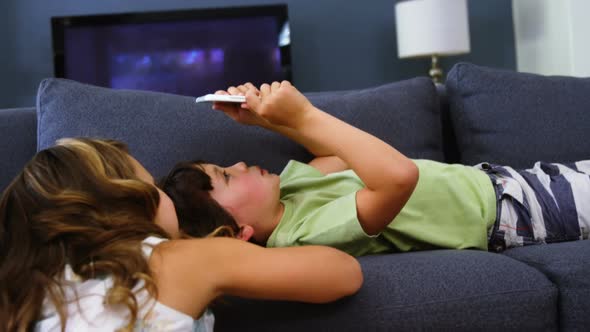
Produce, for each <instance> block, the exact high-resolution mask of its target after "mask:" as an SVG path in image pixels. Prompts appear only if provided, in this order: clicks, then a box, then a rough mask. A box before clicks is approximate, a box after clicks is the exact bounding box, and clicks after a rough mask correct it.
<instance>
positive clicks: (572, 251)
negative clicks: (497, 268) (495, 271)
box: [505, 240, 590, 331]
mask: <svg viewBox="0 0 590 332" xmlns="http://www.w3.org/2000/svg"><path fill="white" fill-rule="evenodd" d="M505 255H506V256H509V257H511V258H513V259H516V260H519V261H521V262H523V263H526V264H527V265H529V266H531V267H534V268H535V269H537V270H539V271H541V272H543V273H544V274H545V275H546V276H547V277H548V278H549V279H550V280H551V281H552V282H553V283H555V285H556V286H557V288H558V289H559V323H560V329H561V330H563V331H582V330H586V329H588V328H589V327H590V260H589V259H588V257H590V240H584V241H576V242H563V243H552V244H550V245H538V246H527V247H521V248H515V249H511V250H508V251H506V252H505Z"/></svg>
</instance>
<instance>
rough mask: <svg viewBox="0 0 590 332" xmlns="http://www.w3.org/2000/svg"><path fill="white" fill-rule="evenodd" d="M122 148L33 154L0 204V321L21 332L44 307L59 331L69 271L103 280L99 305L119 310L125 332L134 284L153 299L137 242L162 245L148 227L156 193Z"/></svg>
mask: <svg viewBox="0 0 590 332" xmlns="http://www.w3.org/2000/svg"><path fill="white" fill-rule="evenodd" d="M126 151H127V149H126V147H125V146H124V145H123V144H122V143H120V142H116V141H110V140H95V139H66V140H61V141H60V142H58V144H57V145H56V146H54V147H51V148H48V149H46V150H42V151H40V152H38V153H37V154H36V155H35V156H34V157H33V158H32V160H31V161H30V162H29V163H27V165H26V166H25V167H24V169H23V170H22V172H21V173H20V174H18V175H17V176H16V178H15V179H14V180H13V181H12V182H11V184H10V185H9V186H8V187H7V189H6V190H5V191H4V193H3V194H2V198H1V199H0V259H1V261H0V322H2V324H6V325H5V326H7V329H8V330H9V331H27V330H31V329H32V328H33V327H34V324H35V322H36V320H38V319H39V318H40V314H41V308H42V304H43V300H44V299H45V298H46V297H48V298H49V299H50V300H51V301H52V302H53V304H54V305H55V307H56V309H57V311H58V314H59V316H60V319H61V322H62V330H63V329H65V324H66V320H67V317H66V312H65V308H64V304H65V301H66V299H65V298H64V294H65V293H64V288H63V285H62V284H61V281H62V280H63V277H64V269H65V266H66V264H69V265H70V266H71V268H72V270H73V271H74V273H76V274H77V275H78V276H80V277H81V278H82V279H83V280H86V279H89V278H93V277H95V276H101V275H109V276H112V278H113V287H112V288H111V289H110V290H108V292H107V295H106V297H105V299H104V302H105V304H106V305H123V306H124V307H127V308H128V309H129V312H130V321H129V323H128V325H127V326H126V327H125V328H123V330H132V329H133V326H134V324H135V322H136V320H137V318H138V317H137V316H138V310H139V307H140V305H141V303H137V300H136V298H135V295H134V294H133V292H132V288H133V287H134V286H136V285H137V283H138V282H139V281H141V280H143V282H145V284H144V285H145V286H144V287H145V289H146V290H147V291H148V292H149V293H150V295H152V297H153V298H156V297H157V289H156V286H155V283H154V281H153V280H152V278H151V277H150V276H151V273H150V270H149V266H148V263H147V261H146V259H145V258H144V256H143V254H142V251H141V242H142V240H143V239H145V238H146V237H147V236H149V235H156V236H159V237H165V238H168V237H169V236H168V234H167V233H166V232H165V231H164V230H163V229H162V228H160V227H159V226H158V225H156V224H155V223H154V217H155V214H156V211H157V208H158V204H159V194H158V192H157V190H156V188H155V187H154V186H153V185H150V184H148V183H145V182H142V181H140V180H139V179H138V177H137V176H136V175H135V171H134V168H133V164H132V163H131V161H130V159H129V155H128V154H127V152H126Z"/></svg>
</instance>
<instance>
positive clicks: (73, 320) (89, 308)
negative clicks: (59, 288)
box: [35, 236, 215, 332]
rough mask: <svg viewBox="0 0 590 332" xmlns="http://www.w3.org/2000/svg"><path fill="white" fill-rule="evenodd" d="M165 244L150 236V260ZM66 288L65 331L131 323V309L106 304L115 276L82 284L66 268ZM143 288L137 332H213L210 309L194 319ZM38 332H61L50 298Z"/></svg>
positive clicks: (145, 249)
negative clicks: (154, 250)
mask: <svg viewBox="0 0 590 332" xmlns="http://www.w3.org/2000/svg"><path fill="white" fill-rule="evenodd" d="M162 241H166V239H162V238H158V237H154V236H150V237H148V238H146V239H145V240H144V241H143V242H142V249H143V253H144V255H145V257H146V259H147V258H149V257H150V256H151V254H152V249H153V248H154V247H155V246H156V245H158V244H159V243H160V242H162ZM63 285H64V291H65V300H66V310H67V325H66V328H65V331H116V330H118V329H120V328H122V327H124V326H125V325H126V324H127V323H128V322H129V310H128V309H127V307H126V306H112V305H111V306H107V305H105V304H104V297H105V295H106V293H107V290H108V289H109V288H111V286H112V285H113V280H112V277H106V278H104V279H88V280H86V281H82V280H81V279H80V277H79V276H77V275H76V274H74V272H73V271H72V268H71V267H70V266H69V265H66V268H65V275H64V282H63ZM142 286H143V282H140V283H138V285H136V286H135V287H134V288H133V292H134V293H135V296H136V298H137V301H138V303H139V306H140V307H139V315H138V319H137V321H136V323H135V328H134V331H142V332H147V331H198V332H212V331H213V324H214V322H215V318H214V316H213V313H211V311H210V310H207V311H206V312H205V313H204V314H203V315H202V316H201V317H200V318H199V319H197V320H193V318H192V317H190V316H189V315H187V314H184V313H182V312H180V311H177V310H175V309H172V308H170V307H167V306H165V305H163V304H162V303H160V302H158V301H156V300H154V299H152V298H151V297H150V296H149V293H148V292H147V291H146V290H144V289H143V290H142V289H141V288H142ZM35 331H43V332H44V331H52V332H53V331H55V332H60V331H61V322H60V319H59V315H58V314H57V311H56V310H55V306H54V305H53V303H52V302H51V300H50V299H49V298H46V299H45V301H44V303H43V308H42V317H41V319H40V320H39V321H38V322H37V324H36V326H35Z"/></svg>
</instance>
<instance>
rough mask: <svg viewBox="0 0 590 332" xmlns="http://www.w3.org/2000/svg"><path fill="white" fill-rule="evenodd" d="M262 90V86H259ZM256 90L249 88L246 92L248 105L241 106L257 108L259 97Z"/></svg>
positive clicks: (251, 108)
mask: <svg viewBox="0 0 590 332" xmlns="http://www.w3.org/2000/svg"><path fill="white" fill-rule="evenodd" d="M261 90H262V88H261ZM256 92H257V91H256V90H255V89H249V90H248V91H247V92H246V106H248V107H244V106H243V105H242V107H243V108H247V109H250V110H257V109H258V106H259V105H260V98H259V97H258V94H257V93H256Z"/></svg>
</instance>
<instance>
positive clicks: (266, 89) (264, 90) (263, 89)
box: [260, 83, 270, 98]
mask: <svg viewBox="0 0 590 332" xmlns="http://www.w3.org/2000/svg"><path fill="white" fill-rule="evenodd" d="M269 94H270V85H268V84H266V83H264V84H262V85H261V86H260V95H261V96H262V98H266V97H267V96H268V95H269Z"/></svg>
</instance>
